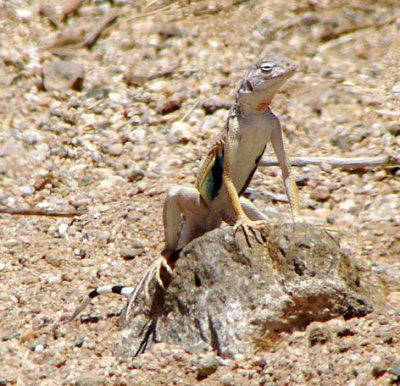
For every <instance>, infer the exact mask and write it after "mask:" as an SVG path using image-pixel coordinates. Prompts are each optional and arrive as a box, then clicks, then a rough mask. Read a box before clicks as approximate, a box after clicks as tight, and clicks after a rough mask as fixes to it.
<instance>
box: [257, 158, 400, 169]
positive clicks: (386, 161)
mask: <svg viewBox="0 0 400 386" xmlns="http://www.w3.org/2000/svg"><path fill="white" fill-rule="evenodd" d="M290 163H291V165H292V166H299V167H301V166H307V165H318V166H323V165H329V166H331V167H334V168H342V169H362V168H368V167H376V166H381V167H391V166H400V158H398V157H393V156H382V157H370V158H340V157H293V158H290ZM260 166H278V161H277V160H276V158H274V157H265V158H263V159H262V160H261V161H260Z"/></svg>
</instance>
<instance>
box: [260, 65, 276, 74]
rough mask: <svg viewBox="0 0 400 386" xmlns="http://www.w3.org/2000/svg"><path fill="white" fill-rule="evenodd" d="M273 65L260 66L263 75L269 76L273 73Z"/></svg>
mask: <svg viewBox="0 0 400 386" xmlns="http://www.w3.org/2000/svg"><path fill="white" fill-rule="evenodd" d="M272 68H273V66H272V64H270V63H262V64H261V65H260V70H261V72H262V73H263V74H269V73H270V72H271V71H272Z"/></svg>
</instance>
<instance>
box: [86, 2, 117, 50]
mask: <svg viewBox="0 0 400 386" xmlns="http://www.w3.org/2000/svg"><path fill="white" fill-rule="evenodd" d="M118 16H119V11H118V10H116V9H110V10H109V11H108V12H107V13H106V14H105V15H104V16H103V18H102V19H101V20H100V21H99V22H98V23H97V24H96V25H95V26H93V27H92V28H91V29H90V31H89V32H88V33H87V34H86V36H85V39H84V41H83V43H82V46H84V47H87V48H92V47H93V45H94V44H95V43H96V41H97V39H98V38H99V37H100V35H101V34H102V32H103V31H104V30H105V28H106V27H107V26H108V25H110V24H111V23H113V22H114V21H115V20H116V19H117V17H118Z"/></svg>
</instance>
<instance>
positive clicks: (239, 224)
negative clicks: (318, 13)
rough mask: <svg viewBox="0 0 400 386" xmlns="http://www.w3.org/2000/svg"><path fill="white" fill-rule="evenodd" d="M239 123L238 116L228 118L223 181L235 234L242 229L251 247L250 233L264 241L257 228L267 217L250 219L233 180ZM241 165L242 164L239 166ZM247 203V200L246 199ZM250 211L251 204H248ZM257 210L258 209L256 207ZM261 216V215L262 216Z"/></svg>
mask: <svg viewBox="0 0 400 386" xmlns="http://www.w3.org/2000/svg"><path fill="white" fill-rule="evenodd" d="M239 136H240V133H239V123H238V121H237V119H236V118H230V119H229V120H228V132H227V136H226V140H225V146H224V168H223V172H222V181H223V184H224V187H225V189H226V194H227V197H228V201H229V206H230V208H229V209H230V211H231V214H232V216H233V223H234V224H235V225H234V234H235V235H236V233H237V231H238V230H239V229H241V230H242V231H243V233H244V235H245V238H246V241H247V244H248V245H249V246H250V247H251V243H250V239H249V233H251V234H252V235H253V236H254V237H255V239H256V240H257V242H259V243H262V238H261V237H260V236H259V235H258V234H257V231H256V228H257V227H258V226H259V225H264V224H265V223H266V218H257V220H252V219H250V218H249V217H248V216H247V214H246V213H245V211H244V210H243V207H242V204H241V202H240V198H239V194H238V192H237V190H236V188H235V185H234V183H233V181H232V168H233V165H234V162H235V156H236V154H237V151H238V146H239V140H240V138H239ZM239 167H240V166H239ZM244 203H245V204H246V205H247V202H246V201H244ZM247 206H248V208H249V211H250V206H249V205H247ZM251 209H252V212H254V213H255V211H254V209H256V208H255V207H254V205H252V206H251ZM256 211H257V209H256ZM260 217H261V216H260Z"/></svg>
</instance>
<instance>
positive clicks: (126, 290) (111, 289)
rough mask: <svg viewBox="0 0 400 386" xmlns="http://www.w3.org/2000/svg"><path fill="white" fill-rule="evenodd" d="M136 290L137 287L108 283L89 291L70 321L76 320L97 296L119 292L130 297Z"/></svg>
mask: <svg viewBox="0 0 400 386" xmlns="http://www.w3.org/2000/svg"><path fill="white" fill-rule="evenodd" d="M134 291H135V288H132V287H125V286H123V285H106V286H104V287H98V288H96V289H94V290H93V291H91V292H89V294H88V295H87V296H86V297H85V299H83V301H82V303H81V304H79V306H78V307H77V308H76V310H75V311H74V313H73V314H72V315H71V317H70V318H69V321H72V320H74V319H75V318H76V317H77V316H78V315H79V314H80V313H81V312H82V311H83V310H84V309H85V308H86V307H87V306H88V305H89V304H90V302H91V301H92V299H94V298H96V297H97V296H99V295H102V294H111V293H112V294H118V295H123V296H126V297H127V298H129V297H130V296H131V295H132V293H133V292H134Z"/></svg>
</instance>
